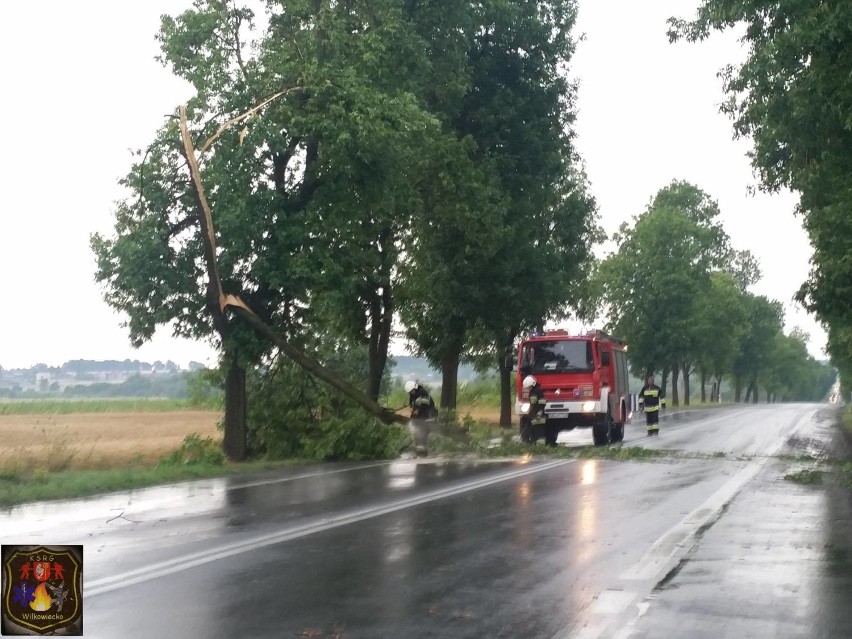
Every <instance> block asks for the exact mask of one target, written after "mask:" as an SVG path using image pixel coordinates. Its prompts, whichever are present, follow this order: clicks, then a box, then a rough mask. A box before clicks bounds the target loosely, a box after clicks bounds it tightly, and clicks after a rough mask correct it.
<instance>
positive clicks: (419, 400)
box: [405, 380, 435, 419]
mask: <svg viewBox="0 0 852 639" xmlns="http://www.w3.org/2000/svg"><path fill="white" fill-rule="evenodd" d="M405 392H406V393H408V407H409V408H410V409H411V419H429V418H430V417H434V416H435V402H434V401H433V400H432V397H431V395H429V392H428V391H427V390H426V389H425V388H423V387H422V386H421V385H420V384H418V383H417V382H413V381H411V380H408V381H407V382H405Z"/></svg>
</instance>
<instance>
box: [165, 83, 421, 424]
mask: <svg viewBox="0 0 852 639" xmlns="http://www.w3.org/2000/svg"><path fill="white" fill-rule="evenodd" d="M271 99H272V98H270V100H271ZM267 102H268V101H267ZM179 114H180V134H181V141H182V142H183V148H184V153H185V156H186V160H187V164H188V166H189V172H190V179H191V181H192V186H193V190H194V192H195V201H196V205H197V206H198V208H199V213H200V215H199V218H200V219H201V235H202V243H203V245H204V261H205V264H206V267H207V276H208V285H207V286H208V300H210V299H211V298H213V299H215V300H216V302H218V303H217V304H214V305H211V306H212V308H211V312H212V313H213V315H214V322H218V321H224V317H225V309H226V308H228V307H230V308H231V309H232V310H233V311H234V312H235V313H236V314H237V315H239V316H240V317H242V318H243V319H244V320H245V321H246V322H248V324H249V325H250V326H252V328H254V329H255V330H256V331H257V332H258V333H260V334H261V335H263V336H264V337H266V338H267V339H268V340H269V341H270V342H272V343H273V344H275V346H277V347H278V348H279V349H280V350H281V352H282V353H284V355H285V356H287V357H289V358H290V359H291V360H293V361H294V362H295V363H296V364H298V365H299V366H301V367H302V368H304V369H305V370H306V371H308V372H309V373H311V374H312V375H314V376H315V377H317V378H318V379H320V380H322V381H324V382H325V383H327V384H329V385H330V386H331V387H332V388H335V389H337V390H338V391H340V392H341V393H343V395H345V396H346V397H348V398H350V399H352V400H353V401H355V402H356V403H358V404H359V405H360V406H361V407H362V408H364V409H365V410H366V411H367V412H368V413H370V414H371V415H373V416H374V417H376V418H377V419H380V420H381V421H383V422H384V423H386V424H391V423H398V424H404V423H407V422H408V419H407V418H406V417H403V416H402V415H398V414H396V413H395V412H394V411H392V410H390V409H387V408H384V407H382V406H380V405H379V404H377V403H376V402H374V401H373V400H372V399H371V398H370V397H369V396H368V395H367V394H366V393H364V392H362V391H360V390H358V389H357V388H355V387H354V386H353V385H352V384H350V383H349V382H347V381H346V380H345V379H343V378H342V377H340V376H338V375H336V374H334V373H333V372H332V371H330V370H328V369H327V368H325V367H324V366H323V365H322V364H320V363H319V362H318V361H316V360H315V359H313V358H311V357H309V356H308V355H306V354H305V353H303V352H302V351H300V350H299V349H297V348H296V347H294V346H293V345H292V344H290V343H288V342H287V340H286V339H284V338H283V337H282V336H281V335H279V334H278V333H276V332H275V331H274V330H273V329H272V328H271V327H270V326H268V325H267V324H266V323H265V322H264V321H263V320H262V319H260V318H259V317H258V316H257V314H255V313H254V311H252V310H251V309H250V308H249V307H248V305H246V303H245V302H243V301H242V300H241V299H240V298H239V297H237V296H236V295H230V294H229V295H225V294H224V292H223V290H222V280H221V278H220V276H219V267H218V262H217V260H216V237H215V229H214V226H213V211H212V209H211V208H210V203H209V201H208V200H207V196H206V195H205V193H204V184H203V182H202V180H201V170H200V169H199V166H198V160H197V157H196V155H195V148H194V146H193V144H192V138H191V137H190V135H189V127H188V125H187V121H186V107H184V106H181V107H180V109H179ZM226 124H227V123H226ZM223 126H224V125H223Z"/></svg>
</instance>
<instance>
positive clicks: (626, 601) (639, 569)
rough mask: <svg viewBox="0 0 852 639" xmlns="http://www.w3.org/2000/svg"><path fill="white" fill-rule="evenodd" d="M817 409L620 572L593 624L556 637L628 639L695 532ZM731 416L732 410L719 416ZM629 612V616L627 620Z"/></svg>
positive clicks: (600, 600)
mask: <svg viewBox="0 0 852 639" xmlns="http://www.w3.org/2000/svg"><path fill="white" fill-rule="evenodd" d="M817 410H818V409H813V410H810V411H808V412H807V413H806V414H805V415H803V416H802V417H801V418H800V419H799V420H798V421H797V422H796V424H795V425H794V426H793V428H792V430H791V431H790V433H789V434H785V435H784V437H780V438H778V440H777V441H776V442H775V443H773V445H772V446H771V448H770V449H769V451H768V452H767V454H766V455H765V456H763V457H761V458H758V459H756V460H754V461H752V462H751V463H749V465H748V466H746V467H745V468H744V469H743V470H741V471H740V472H739V473H737V474H736V475H734V476H733V477H732V478H731V479H729V480H728V481H727V482H725V483H724V484H723V485H722V486H721V487H720V488H719V489H718V490H717V491H716V492H714V493H713V494H712V495H710V497H708V498H707V499H706V500H705V501H704V503H702V504H701V505H700V506H698V508H696V509H695V510H693V511H692V512H691V513H689V514H688V515H687V516H686V517H684V518H683V519H682V520H681V521H680V522H678V523H677V524H675V525H674V526H672V527H671V528H669V529H668V530H667V531H666V532H665V533H663V534H662V535H661V536H660V538H659V539H657V541H655V542H654V543H653V544H652V545H651V547H650V548H648V550H647V551H646V552H645V554H644V555H642V557H641V558H640V559H639V561H637V562H636V563H635V564H633V566H631V567H630V568H628V569H627V570H625V571H624V572H622V573H621V574H620V575H619V577H618V580H619V581H618V583H617V584H615V585H613V586H611V587H609V588H607V589H606V590H604V591H603V592H601V593H600V594H598V596H597V597H596V598H595V604H593V605H592V606H591V607H590V615H591V621H590V622H589V623H588V624H586V625H585V626H584V627H583V628H581V629H579V630H577V631H574V632H573V633H572V632H571V631H570V630H568V629H566V630H563V631H560V632H559V633H557V634H556V635H555V636H554V639H566V638H568V637H570V638H571V639H598V637H611V638H613V639H627V638H628V637H629V636H630V635H631V634H633V631H634V629H635V627H636V624H637V622H638V621H639V619H640V618H641V617H642V616H643V615H644V614H645V613H646V612H647V611H648V608H649V604H648V602H647V601H646V599H647V597H648V596H649V595H650V594H651V592H652V590H653V588H654V587H655V586H656V585H657V584H658V583H659V582H660V580H661V579H663V578H664V577H665V576H666V575H667V574H668V573H669V571H671V570H672V569H673V568H674V567H675V566H677V564H678V563H679V562H680V561H681V559H683V557H684V556H686V554H687V553H688V552H689V551H690V550H691V549H692V548H693V547H694V546H695V544H696V543H698V540H697V538H696V533H698V531H699V530H700V529H701V528H702V527H703V526H705V525H706V524H708V523H710V522H711V521H712V520H713V519H714V518H717V517H718V516H719V515H720V514H721V512H722V510H723V509H724V508H725V506H727V505H728V504H729V503H730V502H731V501H732V500H733V499H734V497H735V496H736V495H737V493H739V491H740V490H742V488H743V486H745V485H746V484H747V483H748V482H749V481H751V480H752V479H753V478H754V477H755V475H757V473H758V471H760V470H761V468H763V466H764V465H765V464H766V463H767V462H768V461H769V459H771V458H772V456H773V455H775V454H776V453H777V452H778V451H779V450H780V449H781V447H782V446H783V445H784V442H785V441H786V439H787V438H789V437H790V436H792V435H794V434H795V433H796V432H797V431H798V430H799V429H800V428H801V427H802V426H803V425H805V424H806V423H808V422H809V421H811V420H812V419H813V417H814V415H815V414H816V413H817ZM730 416H731V415H730V414H729V415H726V416H724V417H720V418H719V419H726V418H728V417H730ZM713 421H718V420H713ZM707 423H709V422H702V424H703V425H706V424H707ZM698 425H699V424H695V426H698ZM631 607H634V608H635V612H634V614H631V613H630V612H629V610H630V608H631ZM627 615H629V618H626V619H625V616H627ZM613 626H614V627H613Z"/></svg>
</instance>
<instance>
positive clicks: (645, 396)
mask: <svg viewBox="0 0 852 639" xmlns="http://www.w3.org/2000/svg"><path fill="white" fill-rule="evenodd" d="M639 407H640V408H641V409H642V410H643V411H645V423H646V424H647V426H648V434H649V435H659V434H660V408H665V407H666V395H665V393H663V391H662V389H661V388H660V387H659V386H657V385H656V384H655V383H654V376H653V375H648V378H647V379H646V380H645V385H644V386H643V387H642V390H641V391H639Z"/></svg>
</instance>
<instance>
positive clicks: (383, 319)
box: [367, 229, 393, 402]
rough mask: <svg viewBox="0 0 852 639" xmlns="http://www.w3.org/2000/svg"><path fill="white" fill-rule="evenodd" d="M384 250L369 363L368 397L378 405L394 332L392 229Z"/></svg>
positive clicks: (384, 240) (385, 232)
mask: <svg viewBox="0 0 852 639" xmlns="http://www.w3.org/2000/svg"><path fill="white" fill-rule="evenodd" d="M379 243H380V246H381V248H382V266H381V270H382V280H381V282H382V287H381V288H382V290H381V293H379V292H376V293H375V294H374V295H373V299H372V302H371V304H370V339H369V360H368V365H367V395H368V396H369V397H370V399H372V400H373V401H374V402H377V401H378V400H379V393H380V392H381V386H382V377H383V376H384V374H385V366H386V365H387V361H388V346H389V345H390V338H391V331H392V329H393V300H392V298H391V292H390V291H391V289H390V286H391V285H390V267H391V265H390V264H386V262H387V257H386V256H387V254H388V251H389V250H390V248H391V247H390V244H392V236H391V232H390V229H384V230H383V231H382V232H381V234H380V236H379Z"/></svg>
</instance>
